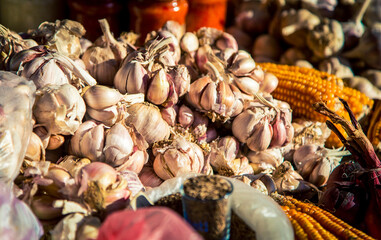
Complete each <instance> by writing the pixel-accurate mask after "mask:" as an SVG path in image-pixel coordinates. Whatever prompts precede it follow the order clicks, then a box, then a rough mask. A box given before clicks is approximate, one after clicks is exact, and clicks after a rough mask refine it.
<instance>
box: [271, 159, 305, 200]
mask: <svg viewBox="0 0 381 240" xmlns="http://www.w3.org/2000/svg"><path fill="white" fill-rule="evenodd" d="M272 177H273V179H274V182H275V184H276V188H277V190H278V192H279V193H284V192H298V191H303V190H306V188H309V187H308V186H306V185H305V184H304V182H303V178H302V176H300V175H299V173H297V172H296V171H295V170H294V168H293V167H292V165H291V163H290V162H288V161H284V162H283V163H282V164H281V165H279V166H278V167H277V168H276V169H275V171H274V172H273V174H272Z"/></svg>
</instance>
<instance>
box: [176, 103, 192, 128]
mask: <svg viewBox="0 0 381 240" xmlns="http://www.w3.org/2000/svg"><path fill="white" fill-rule="evenodd" d="M178 119H179V120H178V121H179V123H180V125H181V126H182V127H184V128H189V127H190V126H192V124H193V121H194V115H193V111H192V110H191V109H190V108H189V107H187V106H186V105H184V104H183V105H181V107H180V108H179V114H178Z"/></svg>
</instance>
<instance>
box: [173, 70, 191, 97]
mask: <svg viewBox="0 0 381 240" xmlns="http://www.w3.org/2000/svg"><path fill="white" fill-rule="evenodd" d="M169 75H170V77H171V80H172V82H173V84H174V86H175V90H176V93H177V94H178V96H179V97H182V96H183V95H185V94H186V93H187V92H189V88H190V82H191V76H190V74H189V71H188V68H187V67H186V66H185V65H176V66H175V67H174V68H173V69H171V70H170V71H169Z"/></svg>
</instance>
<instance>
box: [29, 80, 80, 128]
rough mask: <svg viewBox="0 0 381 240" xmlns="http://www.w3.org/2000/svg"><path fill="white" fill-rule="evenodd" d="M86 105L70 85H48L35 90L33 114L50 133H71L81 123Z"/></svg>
mask: <svg viewBox="0 0 381 240" xmlns="http://www.w3.org/2000/svg"><path fill="white" fill-rule="evenodd" d="M85 111H86V105H85V102H84V100H83V99H82V97H81V96H80V94H79V93H78V90H77V89H76V88H75V87H74V86H72V85H70V84H64V85H60V86H57V85H49V86H46V87H44V88H42V89H40V91H39V92H37V97H36V101H35V105H34V108H33V114H34V116H35V117H36V121H37V123H38V124H41V125H44V126H45V127H46V128H47V130H48V132H49V133H51V134H62V135H72V134H74V132H75V131H76V130H77V129H78V127H79V125H80V124H81V123H82V119H83V117H84V115H85Z"/></svg>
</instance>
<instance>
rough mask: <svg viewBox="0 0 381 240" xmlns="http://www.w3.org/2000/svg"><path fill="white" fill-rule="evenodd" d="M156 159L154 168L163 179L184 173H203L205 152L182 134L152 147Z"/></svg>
mask: <svg viewBox="0 0 381 240" xmlns="http://www.w3.org/2000/svg"><path fill="white" fill-rule="evenodd" d="M152 151H153V154H154V156H155V160H154V162H153V169H154V170H155V173H156V174H157V175H158V176H159V177H160V178H161V179H163V180H167V179H170V178H173V177H176V176H178V175H180V174H182V173H187V172H194V173H201V171H202V170H203V168H204V154H203V151H202V149H201V148H200V147H199V146H198V145H197V144H195V143H192V142H190V141H188V140H186V139H185V138H184V137H182V136H175V137H174V139H173V140H172V141H170V142H167V143H166V142H164V143H163V146H160V143H158V144H157V145H154V146H153V148H152Z"/></svg>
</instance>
